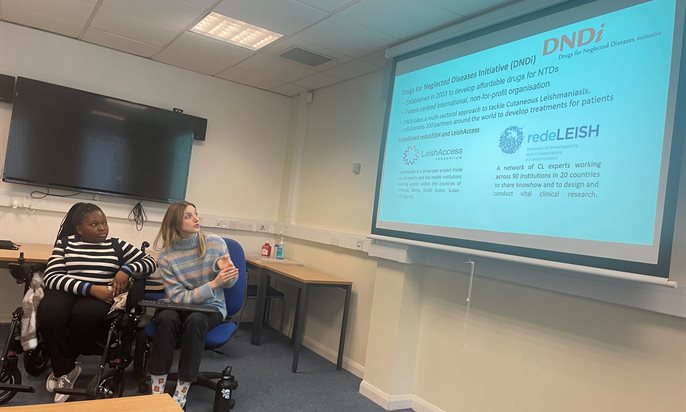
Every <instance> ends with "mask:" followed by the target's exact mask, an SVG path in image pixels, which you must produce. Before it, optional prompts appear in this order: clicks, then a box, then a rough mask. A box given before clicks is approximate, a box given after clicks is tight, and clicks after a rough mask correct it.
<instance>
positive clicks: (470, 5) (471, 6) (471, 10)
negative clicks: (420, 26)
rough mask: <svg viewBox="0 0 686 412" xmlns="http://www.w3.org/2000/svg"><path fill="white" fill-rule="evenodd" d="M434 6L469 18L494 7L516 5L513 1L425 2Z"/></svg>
mask: <svg viewBox="0 0 686 412" xmlns="http://www.w3.org/2000/svg"><path fill="white" fill-rule="evenodd" d="M427 1H428V2H429V3H433V4H435V5H436V6H439V7H443V8H444V9H446V10H450V11H452V12H453V13H457V14H459V15H461V16H469V15H472V14H475V13H477V12H483V11H486V10H490V9H492V8H495V7H496V6H504V5H506V4H511V3H517V1H514V0H460V1H455V0H427Z"/></svg>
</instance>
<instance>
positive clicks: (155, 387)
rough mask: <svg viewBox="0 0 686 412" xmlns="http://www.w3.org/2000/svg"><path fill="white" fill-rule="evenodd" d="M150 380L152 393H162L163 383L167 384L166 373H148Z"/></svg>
mask: <svg viewBox="0 0 686 412" xmlns="http://www.w3.org/2000/svg"><path fill="white" fill-rule="evenodd" d="M150 382H151V383H152V385H151V386H152V394H153V395H158V394H161V393H164V385H166V384H167V375H150Z"/></svg>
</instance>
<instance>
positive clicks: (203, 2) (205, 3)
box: [183, 0, 217, 9]
mask: <svg viewBox="0 0 686 412" xmlns="http://www.w3.org/2000/svg"><path fill="white" fill-rule="evenodd" d="M183 2H184V3H188V4H192V5H194V6H199V7H202V8H203V9H209V8H210V6H212V5H213V4H214V3H216V2H217V1H216V0H183Z"/></svg>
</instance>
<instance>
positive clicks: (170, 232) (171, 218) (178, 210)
mask: <svg viewBox="0 0 686 412" xmlns="http://www.w3.org/2000/svg"><path fill="white" fill-rule="evenodd" d="M188 206H193V209H195V208H196V207H195V205H194V204H193V203H191V202H186V201H182V202H176V203H174V204H172V205H171V206H169V208H168V209H167V212H166V213H165V214H164V218H163V219H162V225H160V231H159V232H158V233H157V237H155V245H154V247H155V250H162V249H167V248H172V247H174V245H176V244H177V243H178V242H179V240H181V239H182V238H183V236H181V223H182V222H183V214H184V213H185V212H186V208H187V207H188ZM198 256H200V257H202V256H205V235H204V234H202V233H198Z"/></svg>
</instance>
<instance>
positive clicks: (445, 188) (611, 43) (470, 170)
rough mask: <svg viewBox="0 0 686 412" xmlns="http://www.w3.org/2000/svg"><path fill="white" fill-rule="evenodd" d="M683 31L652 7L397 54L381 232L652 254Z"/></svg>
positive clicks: (667, 9) (669, 12) (669, 5)
mask: <svg viewBox="0 0 686 412" xmlns="http://www.w3.org/2000/svg"><path fill="white" fill-rule="evenodd" d="M605 3H607V4H609V5H610V6H608V7H611V6H614V7H616V4H617V3H621V2H614V3H612V2H605ZM624 3H625V4H626V2H624ZM575 12H576V11H573V10H572V11H570V13H569V14H571V15H573V14H574V13H575ZM580 13H581V12H580ZM547 20H551V19H547ZM552 20H554V18H553V19H552ZM540 23H541V24H546V23H544V22H543V21H541V22H540ZM548 24H549V23H548ZM536 26H537V24H536V22H533V24H529V26H528V27H529V28H528V30H534V29H535V28H536ZM674 26H675V3H674V1H673V0H672V1H652V2H646V3H642V4H636V5H630V6H626V7H625V8H622V9H619V10H612V11H609V12H606V13H605V12H604V13H603V14H600V15H597V16H595V17H590V18H585V19H583V20H579V21H576V22H574V23H571V24H566V25H564V26H562V27H558V28H555V29H549V30H546V31H544V32H540V33H538V34H533V35H527V37H522V38H518V39H516V40H513V41H510V42H506V43H504V44H502V43H500V41H501V39H502V38H503V37H504V36H505V35H504V34H499V35H497V36H496V35H494V36H492V37H493V40H489V39H486V40H484V39H477V40H472V41H471V42H470V43H468V44H465V45H460V44H458V45H456V46H452V47H447V48H445V49H441V50H438V51H432V52H430V53H427V55H426V56H420V57H412V58H410V59H407V60H406V61H403V60H400V61H399V62H397V64H396V67H395V69H396V71H395V78H394V84H393V90H392V98H391V106H390V111H389V114H388V119H387V133H386V141H385V147H384V156H383V168H382V176H381V182H380V187H379V189H378V190H379V193H378V205H377V215H376V227H377V228H381V229H391V230H396V231H406V232H414V233H419V234H429V235H436V236H441V237H455V238H460V239H470V240H476V241H485V242H496V243H503V244H508V245H515V246H523V247H534V248H544V249H547V250H556V251H562V252H571V253H583V254H587V255H592V256H604V257H610V258H619V259H627V258H630V259H637V260H639V261H643V262H655V261H656V259H657V253H658V252H657V247H656V245H655V243H656V242H657V240H658V238H659V234H660V222H661V220H662V210H663V203H664V197H665V193H664V187H665V180H666V173H667V162H668V155H669V149H670V147H671V131H672V122H673V106H674V99H675V96H674V93H673V92H672V93H671V94H670V85H672V86H673V85H674V84H675V83H674V82H675V79H674V77H675V74H674V73H673V72H672V71H673V70H674V56H673V50H674V46H675V45H674V44H673V41H674V40H673V34H674V31H675V27H674ZM511 31H512V33H514V32H515V31H514V30H511ZM483 44H486V47H483V46H482V45H483ZM679 44H680V41H679ZM475 50H476V51H475ZM670 82H671V83H670ZM670 110H671V112H670ZM550 239H556V241H555V242H552V241H551V240H550ZM604 243H607V244H609V245H623V246H622V247H621V248H615V249H614V250H608V249H605V248H603V247H599V245H602V244H604ZM624 245H626V247H624ZM631 245H635V246H636V247H634V248H632V247H631ZM644 246H645V247H644Z"/></svg>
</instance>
